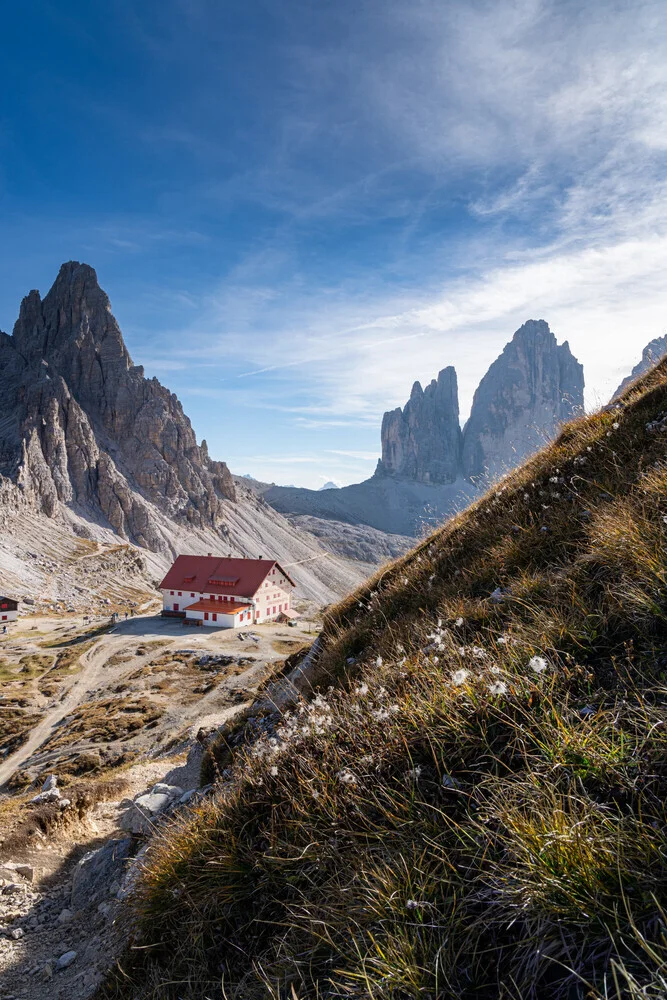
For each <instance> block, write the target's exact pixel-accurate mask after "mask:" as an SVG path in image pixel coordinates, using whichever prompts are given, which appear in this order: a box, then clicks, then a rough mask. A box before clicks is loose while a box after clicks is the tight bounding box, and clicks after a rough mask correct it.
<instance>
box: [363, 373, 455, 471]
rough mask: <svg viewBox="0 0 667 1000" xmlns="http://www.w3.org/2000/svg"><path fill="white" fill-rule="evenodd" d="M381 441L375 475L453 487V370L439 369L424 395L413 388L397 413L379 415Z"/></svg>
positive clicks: (420, 390) (415, 386)
mask: <svg viewBox="0 0 667 1000" xmlns="http://www.w3.org/2000/svg"><path fill="white" fill-rule="evenodd" d="M381 436H382V458H381V459H380V461H379V462H378V467H377V470H376V475H388V476H396V477H398V478H404V479H413V480H416V481H417V482H422V483H453V482H454V481H455V480H456V478H457V476H458V475H459V468H460V461H461V428H460V425H459V397H458V384H457V379H456V371H455V369H454V368H452V367H449V368H443V370H442V371H441V372H440V373H439V375H438V378H437V380H436V379H434V380H433V381H432V382H431V383H430V384H429V385H427V386H426V388H425V389H422V387H421V383H420V382H415V383H414V385H413V386H412V392H411V393H410V399H409V400H408V402H407V403H406V404H405V406H404V407H403V409H401V408H400V407H398V408H397V409H395V410H391V411H390V412H388V413H385V415H384V417H383V420H382V431H381Z"/></svg>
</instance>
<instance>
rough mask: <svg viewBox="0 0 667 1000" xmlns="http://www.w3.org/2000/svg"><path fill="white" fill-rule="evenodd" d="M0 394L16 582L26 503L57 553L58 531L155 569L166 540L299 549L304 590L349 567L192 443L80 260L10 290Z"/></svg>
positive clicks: (170, 398) (0, 459)
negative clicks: (41, 286) (136, 555)
mask: <svg viewBox="0 0 667 1000" xmlns="http://www.w3.org/2000/svg"><path fill="white" fill-rule="evenodd" d="M0 398H2V401H3V410H2V414H1V415H0V528H2V529H3V530H2V546H0V548H1V549H2V551H1V552H0V569H2V568H3V566H4V567H5V572H6V573H11V574H12V576H11V578H10V579H12V580H16V581H17V583H16V587H17V588H18V587H20V581H21V580H22V579H28V578H30V579H32V576H31V574H30V572H28V568H27V567H29V568H30V569H32V568H34V567H33V565H32V563H31V562H30V561H29V560H30V559H31V558H32V556H30V555H29V554H26V552H28V551H32V550H34V548H35V540H34V535H35V530H34V518H35V516H38V517H41V518H42V519H43V522H42V523H43V525H44V528H43V536H44V537H47V536H48V537H51V536H53V539H54V540H53V543H52V544H54V545H56V547H57V548H58V551H59V552H61V553H62V552H64V551H66V550H67V551H69V549H68V543H67V538H68V537H69V538H71V537H72V534H74V535H75V536H77V537H79V538H83V539H89V540H96V541H98V542H100V543H101V542H105V543H108V542H110V541H111V540H114V539H115V541H116V543H117V542H118V541H123V542H126V543H129V544H130V545H131V546H134V547H137V548H139V549H142V550H144V551H145V552H146V554H147V560H148V561H147V562H146V566H149V567H151V568H152V572H153V573H154V574H155V575H159V573H160V570H161V569H162V568H163V567H164V566H165V565H166V564H167V563H168V562H169V561H170V560H171V558H172V557H173V555H174V554H175V553H176V552H177V551H188V550H190V551H193V552H202V551H204V552H205V551H207V550H210V549H213V548H214V547H215V548H217V550H220V549H223V550H225V551H232V552H234V553H237V554H244V555H257V554H259V553H267V552H271V553H272V555H274V556H276V557H277V558H279V559H282V560H285V561H288V562H292V561H297V562H303V561H305V562H304V565H303V567H301V566H299V567H297V568H296V569H295V571H294V572H295V576H296V577H297V580H299V582H300V583H301V584H302V585H303V591H304V592H307V593H308V594H309V595H310V596H313V597H314V598H315V599H317V600H330V599H331V597H332V596H334V595H335V594H336V593H340V592H341V590H342V589H344V588H345V587H346V586H349V584H350V580H351V579H354V578H356V579H361V578H363V574H364V569H363V567H361V566H360V567H353V566H352V565H347V564H345V563H343V562H342V561H341V560H337V559H330V558H329V557H328V556H327V554H326V553H325V552H324V550H323V549H322V548H321V546H320V545H319V543H318V542H317V540H316V539H315V538H314V537H313V536H311V535H308V534H306V533H304V532H300V531H298V530H296V529H294V528H293V527H292V526H291V525H290V524H289V523H288V522H287V521H285V520H284V519H283V518H282V517H280V515H278V514H276V512H275V511H272V510H271V509H270V508H268V507H267V505H266V504H265V503H264V502H263V500H262V499H261V498H260V497H257V495H256V494H255V493H254V492H253V490H252V489H251V488H250V487H249V486H245V485H241V484H242V483H243V481H242V480H241V481H239V480H237V482H236V484H235V482H234V480H233V478H232V476H231V474H230V472H229V469H228V468H227V466H226V465H225V463H224V462H220V461H216V460H214V459H213V458H211V456H210V455H209V454H208V449H207V446H206V442H205V441H202V442H201V444H198V443H197V440H196V437H195V434H194V431H193V429H192V425H191V423H190V420H189V419H188V417H187V416H186V415H185V413H184V412H183V407H182V406H181V403H180V402H179V400H178V399H177V397H176V396H175V395H174V394H173V393H171V392H170V391H169V390H168V389H167V388H165V387H164V386H163V385H161V383H160V382H159V381H158V380H157V379H155V378H152V379H147V378H145V376H144V371H143V368H142V367H140V366H137V365H134V364H133V362H132V359H131V357H130V355H129V352H128V350H127V348H126V346H125V343H124V341H123V337H122V334H121V331H120V329H119V326H118V323H117V322H116V320H115V318H114V316H113V315H112V313H111V306H110V303H109V299H108V297H107V296H106V294H105V293H104V292H103V291H102V289H101V288H100V286H99V284H98V281H97V275H96V274H95V271H94V270H93V268H92V267H89V266H88V265H86V264H80V263H77V262H74V261H71V262H69V263H67V264H64V265H63V266H62V267H61V269H60V272H59V274H58V277H57V279H56V281H55V283H54V285H53V287H52V288H51V290H50V291H49V292H48V294H47V295H46V296H45V297H44V298H43V299H42V298H41V297H40V294H39V292H37V291H32V292H30V294H29V295H28V296H27V297H26V298H24V299H23V302H22V303H21V308H20V313H19V318H18V320H17V322H16V324H15V326H14V330H13V334H12V335H11V336H9V335H8V334H6V333H0ZM19 522H21V524H22V525H23V528H22V529H21V530H19V528H18V526H19ZM22 531H23V533H24V535H23V536H22ZM54 533H55V534H54ZM28 536H29V537H30V539H31V541H30V544H29V545H28V544H26V545H23V547H22V538H23V537H25V538H27V537H28ZM23 550H25V551H23ZM325 563H326V566H325ZM63 573H64V569H63ZM37 579H38V578H37ZM6 586H8V584H6ZM35 586H36V587H37V588H38V589H41V587H42V586H43V584H40V583H38V582H36V583H35ZM68 593H69V591H68ZM68 599H70V598H68ZM71 599H74V598H73V597H72V598H71Z"/></svg>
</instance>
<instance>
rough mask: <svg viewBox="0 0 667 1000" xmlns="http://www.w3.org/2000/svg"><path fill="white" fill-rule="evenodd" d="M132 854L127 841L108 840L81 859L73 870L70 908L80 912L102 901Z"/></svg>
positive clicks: (119, 876)
mask: <svg viewBox="0 0 667 1000" xmlns="http://www.w3.org/2000/svg"><path fill="white" fill-rule="evenodd" d="M131 851H132V839H131V837H123V838H122V839H118V840H108V841H107V843H106V844H104V845H103V846H102V847H100V848H99V849H98V850H96V851H90V852H89V853H88V854H86V855H84V857H83V858H81V860H80V861H79V863H78V865H77V866H76V868H75V869H74V873H73V876H72V890H71V894H70V906H71V908H72V910H82V909H84V907H86V906H88V905H90V904H91V903H94V902H95V901H96V900H98V899H103V898H106V897H107V895H108V894H109V886H110V885H111V884H112V883H114V882H115V883H116V884H118V882H119V880H120V879H121V878H122V875H123V871H124V869H125V865H126V863H127V859H128V858H129V857H130V854H131Z"/></svg>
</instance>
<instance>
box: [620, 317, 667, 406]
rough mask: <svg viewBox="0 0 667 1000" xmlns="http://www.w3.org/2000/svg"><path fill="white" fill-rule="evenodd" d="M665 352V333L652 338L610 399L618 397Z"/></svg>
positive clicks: (660, 358) (666, 335)
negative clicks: (639, 359)
mask: <svg viewBox="0 0 667 1000" xmlns="http://www.w3.org/2000/svg"><path fill="white" fill-rule="evenodd" d="M665 354H667V333H666V334H664V335H663V336H662V337H656V338H655V340H652V341H651V342H650V344H647V345H646V347H645V348H644V350H643V351H642V357H641V361H638V362H637V364H636V365H635V367H634V368H633V369H632V372H631V373H630V374H629V375H628V376H627V377H626V378H624V379H623V381H622V382H621V384H620V385H619V387H618V389H617V390H616V392H615V393H614V395H613V396H612V397H611V398H612V401H613V400H615V399H618V397H619V396H620V395H622V393H624V392H625V390H626V389H627V387H628V386H629V385H631V384H632V383H633V382H635V381H636V380H637V379H638V378H639V377H640V376H641V375H644V374H645V373H646V372H647V371H650V369H651V368H653V367H654V366H655V365H656V364H657V363H658V362H659V361H661V360H662V359H663V358H664V356H665Z"/></svg>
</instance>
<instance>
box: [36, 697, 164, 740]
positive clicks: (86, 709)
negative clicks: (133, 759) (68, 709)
mask: <svg viewBox="0 0 667 1000" xmlns="http://www.w3.org/2000/svg"><path fill="white" fill-rule="evenodd" d="M163 713H164V710H163V709H162V708H158V707H157V706H155V705H153V704H152V703H151V702H150V701H149V700H148V699H147V698H141V697H128V698H101V699H99V700H98V701H89V702H85V703H84V704H83V705H79V707H78V708H77V709H76V711H75V712H73V713H72V715H71V716H69V717H68V718H67V719H66V720H65V722H64V724H63V725H62V726H60V727H59V728H58V729H57V730H56V733H55V734H54V735H53V736H51V737H50V738H49V739H48V740H47V741H46V742H45V743H44V744H43V745H42V747H41V748H40V749H41V750H56V749H58V748H68V747H71V746H72V745H73V744H75V743H76V742H77V741H79V740H86V741H87V742H91V743H109V742H111V741H112V740H123V739H126V738H128V737H130V736H132V735H133V734H134V733H136V732H137V731H138V730H139V729H145V728H147V727H148V726H151V725H152V724H154V723H155V722H157V720H158V719H160V718H161V716H162V715H163Z"/></svg>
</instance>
